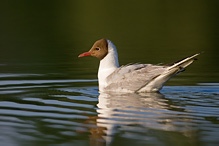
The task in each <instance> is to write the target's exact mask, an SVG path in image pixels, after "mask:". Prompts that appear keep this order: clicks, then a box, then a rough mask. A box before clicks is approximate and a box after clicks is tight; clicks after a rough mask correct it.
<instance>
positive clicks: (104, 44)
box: [78, 39, 111, 60]
mask: <svg viewBox="0 0 219 146" xmlns="http://www.w3.org/2000/svg"><path fill="white" fill-rule="evenodd" d="M108 42H110V41H108V40H107V39H100V40H98V41H96V42H95V43H94V45H93V46H92V48H91V49H90V50H89V51H88V52H85V53H82V54H80V55H79V56H78V57H84V56H89V55H90V56H93V57H96V58H99V59H100V60H102V59H103V58H104V57H105V56H106V55H107V54H108ZM110 43H111V42H110Z"/></svg>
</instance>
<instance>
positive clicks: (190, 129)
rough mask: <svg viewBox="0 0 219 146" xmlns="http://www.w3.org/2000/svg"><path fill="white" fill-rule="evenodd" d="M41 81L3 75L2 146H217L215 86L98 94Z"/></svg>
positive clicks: (71, 83) (92, 88) (79, 84)
mask: <svg viewBox="0 0 219 146" xmlns="http://www.w3.org/2000/svg"><path fill="white" fill-rule="evenodd" d="M24 76H25V78H26V79H25V80H23V77H24ZM33 78H34V80H33ZM37 78H38V79H37ZM41 78H43V75H40V74H5V75H1V79H2V81H1V83H0V95H1V96H0V129H1V132H0V139H1V142H0V143H1V145H29V144H31V145H40V144H48V145H49V144H62V145H76V144H77V145H106V144H107V145H117V144H125V145H133V144H139V145H146V144H151V145H176V144H180V145H186V144H187V145H200V144H204V145H214V144H215V145H216V144H217V143H218V134H219V126H218V124H219V119H218V117H219V112H218V111H219V102H218V97H219V91H218V88H219V84H216V83H214V84H208V83H203V84H200V85H196V86H166V87H165V88H164V89H163V90H162V92H161V93H144V94H115V93H111V94H106V93H105V94H104V93H101V94H99V93H98V87H97V86H96V85H95V84H96V80H88V79H87V80H73V79H56V80H54V79H53V80H52V79H50V80H44V79H41ZM85 85H89V86H85Z"/></svg>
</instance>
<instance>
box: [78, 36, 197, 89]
mask: <svg viewBox="0 0 219 146" xmlns="http://www.w3.org/2000/svg"><path fill="white" fill-rule="evenodd" d="M199 54H200V53H197V54H194V55H192V56H190V57H187V58H184V59H182V60H179V61H176V62H174V63H171V64H167V65H162V66H161V65H152V64H132V65H125V66H121V67H119V62H118V54H117V50H116V47H115V45H114V44H113V43H112V42H111V41H110V40H108V39H100V40H98V41H96V42H95V43H94V45H93V46H92V48H91V49H90V50H89V51H88V52H85V53H82V54H80V55H79V56H78V57H84V56H88V55H91V56H94V57H96V58H99V59H100V65H99V71H98V82H99V91H100V92H105V91H114V92H157V91H159V90H160V89H161V88H162V87H163V85H164V83H165V82H166V81H168V80H169V79H170V78H171V77H173V76H174V75H176V74H178V73H180V72H181V71H183V70H184V68H185V67H187V66H188V65H190V64H191V63H192V62H193V61H194V60H196V59H195V58H194V57H196V56H198V55H199Z"/></svg>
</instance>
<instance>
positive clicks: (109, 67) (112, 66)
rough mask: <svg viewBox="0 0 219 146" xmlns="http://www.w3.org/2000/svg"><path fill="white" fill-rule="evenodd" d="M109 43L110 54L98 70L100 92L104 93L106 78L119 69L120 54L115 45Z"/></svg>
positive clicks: (101, 62)
mask: <svg viewBox="0 0 219 146" xmlns="http://www.w3.org/2000/svg"><path fill="white" fill-rule="evenodd" d="M107 42H108V54H107V55H106V56H105V57H104V58H103V59H102V60H101V61H100V65H99V70H98V81H99V90H100V91H102V90H103V88H104V87H105V86H106V85H107V82H106V78H107V77H108V76H109V75H110V74H111V73H112V72H114V71H115V70H116V69H117V68H118V67H119V61H118V54H117V51H116V47H115V46H114V44H113V43H112V42H111V41H110V40H107Z"/></svg>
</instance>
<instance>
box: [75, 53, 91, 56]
mask: <svg viewBox="0 0 219 146" xmlns="http://www.w3.org/2000/svg"><path fill="white" fill-rule="evenodd" d="M88 55H91V53H90V52H84V53H82V54H80V55H79V56H78V57H84V56H88Z"/></svg>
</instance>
